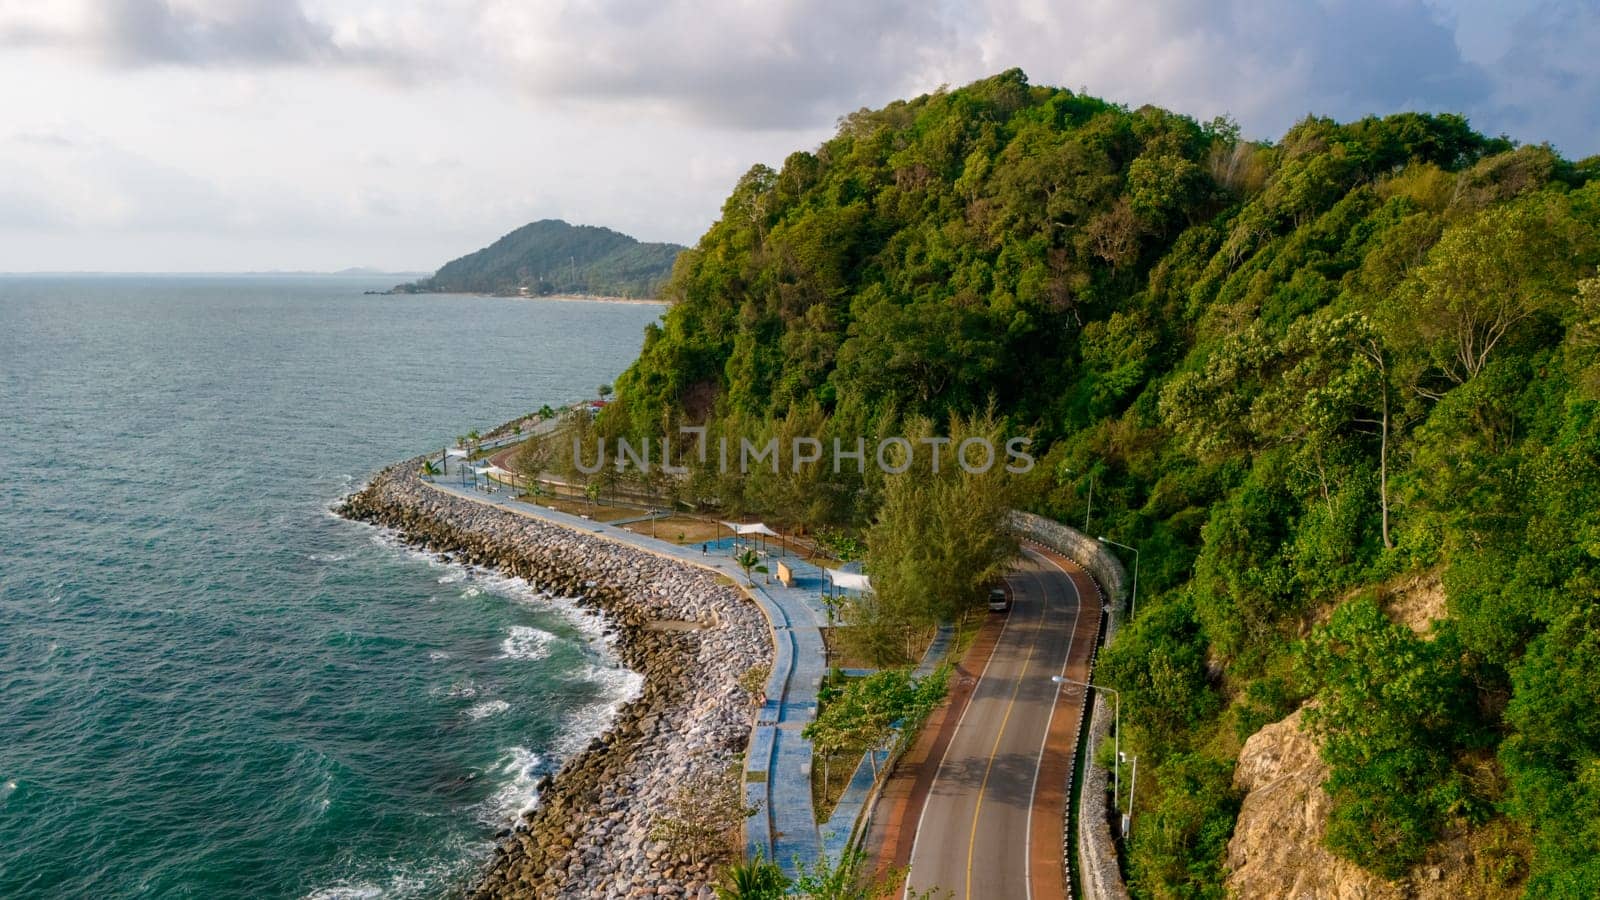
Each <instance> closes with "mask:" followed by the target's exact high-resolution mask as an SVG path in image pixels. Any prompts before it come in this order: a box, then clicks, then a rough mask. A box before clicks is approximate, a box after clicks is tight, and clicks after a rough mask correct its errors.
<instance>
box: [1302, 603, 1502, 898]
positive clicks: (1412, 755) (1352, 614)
mask: <svg viewBox="0 0 1600 900" xmlns="http://www.w3.org/2000/svg"><path fill="white" fill-rule="evenodd" d="M1303 666H1304V673H1305V675H1306V676H1307V677H1308V680H1309V682H1310V683H1312V684H1315V685H1317V691H1316V699H1317V703H1316V705H1314V706H1310V707H1308V708H1307V710H1306V715H1305V720H1306V723H1307V725H1308V726H1309V727H1310V728H1311V729H1312V730H1313V731H1314V732H1315V733H1316V734H1317V735H1318V736H1320V737H1321V739H1322V757H1323V759H1324V760H1325V761H1326V762H1327V763H1328V765H1329V767H1330V769H1331V773H1330V775H1329V777H1328V782H1327V784H1326V785H1325V787H1326V789H1327V791H1328V795H1329V798H1330V799H1331V800H1332V810H1331V812H1330V815H1329V821H1328V831H1327V837H1326V842H1327V844H1328V847H1329V849H1331V850H1333V851H1334V852H1335V853H1337V854H1339V855H1340V856H1343V857H1345V858H1347V859H1350V860H1352V861H1354V862H1356V863H1358V864H1360V865H1361V866H1363V867H1365V868H1368V869H1371V870H1372V871H1374V872H1378V873H1380V874H1383V875H1387V876H1389V877H1395V876H1398V875H1400V874H1402V873H1403V872H1405V870H1406V869H1407V868H1408V867H1409V866H1410V865H1411V864H1412V863H1415V862H1416V861H1417V860H1419V859H1421V857H1422V854H1423V852H1424V850H1425V849H1426V848H1427V845H1428V844H1429V842H1431V841H1432V840H1433V838H1434V837H1435V836H1436V835H1437V834H1438V833H1439V830H1440V828H1441V826H1442V825H1443V824H1444V822H1445V821H1446V819H1447V817H1448V816H1451V815H1465V814H1480V815H1481V814H1482V812H1483V811H1484V810H1483V807H1482V806H1481V801H1480V800H1479V799H1478V798H1474V797H1473V796H1472V795H1471V792H1470V790H1469V788H1468V786H1467V784H1466V782H1465V780H1464V779H1463V778H1461V777H1460V775H1459V774H1458V773H1456V772H1455V771H1454V769H1453V764H1454V755H1455V754H1456V753H1459V752H1460V751H1462V750H1463V749H1465V748H1467V747H1469V746H1471V745H1473V744H1474V743H1476V742H1477V740H1478V739H1479V737H1480V736H1479V735H1478V734H1477V733H1476V728H1477V723H1476V721H1475V714H1474V712H1473V711H1472V710H1471V709H1470V708H1469V706H1470V697H1471V694H1470V693H1469V691H1468V689H1467V684H1468V683H1467V680H1466V672H1465V671H1464V667H1463V660H1462V657H1461V651H1460V645H1459V642H1458V641H1456V639H1455V637H1454V635H1453V634H1452V633H1450V632H1448V631H1446V632H1445V633H1443V634H1440V635H1439V636H1438V637H1436V638H1435V639H1433V640H1431V641H1428V640H1423V639H1421V638H1418V637H1417V636H1415V635H1414V634H1412V632H1411V630H1410V629H1408V628H1406V627H1405V626H1403V625H1396V624H1394V623H1392V622H1390V621H1388V620H1387V619H1386V618H1385V617H1384V615H1383V613H1382V611H1381V610H1379V608H1378V605H1377V603H1376V602H1375V601H1374V600H1373V599H1372V598H1371V597H1366V598H1363V599H1359V600H1355V601H1352V602H1351V603H1348V604H1346V605H1344V606H1342V607H1340V608H1339V609H1338V610H1337V611H1336V612H1335V613H1334V615H1333V619H1332V620H1331V621H1330V622H1329V623H1328V625H1327V626H1325V627H1323V628H1321V629H1318V630H1317V632H1315V633H1314V634H1313V635H1312V637H1311V640H1310V642H1309V643H1308V645H1307V647H1306V652H1305V657H1304V660H1303Z"/></svg>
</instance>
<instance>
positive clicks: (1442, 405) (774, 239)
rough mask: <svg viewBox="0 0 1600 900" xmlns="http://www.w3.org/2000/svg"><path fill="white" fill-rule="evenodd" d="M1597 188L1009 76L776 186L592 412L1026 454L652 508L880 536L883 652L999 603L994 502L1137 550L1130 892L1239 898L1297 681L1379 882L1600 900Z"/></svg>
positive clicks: (635, 427)
mask: <svg viewBox="0 0 1600 900" xmlns="http://www.w3.org/2000/svg"><path fill="white" fill-rule="evenodd" d="M1597 175H1600V160H1597V159H1589V160H1583V161H1579V162H1572V161H1569V160H1565V159H1562V158H1560V157H1559V156H1558V155H1556V154H1555V153H1554V152H1553V151H1552V150H1551V149H1550V148H1548V147H1543V146H1521V147H1519V146H1513V145H1512V144H1511V143H1509V142H1508V141H1505V140H1503V139H1497V138H1490V137H1485V136H1483V135H1480V134H1477V133H1475V132H1474V131H1472V130H1471V128H1470V127H1469V126H1468V124H1467V122H1466V121H1465V120H1464V119H1462V118H1460V117H1457V116H1451V115H1420V114H1403V115H1396V116H1390V117H1387V118H1381V119H1380V118H1369V119H1363V120H1361V121H1357V122H1351V123H1344V124H1341V123H1336V122H1333V121H1330V120H1327V119H1322V118H1314V117H1312V118H1307V119H1305V120H1304V121H1302V122H1300V123H1298V124H1297V125H1295V126H1294V127H1293V128H1292V129H1290V131H1289V132H1288V133H1287V134H1285V135H1284V136H1283V137H1282V138H1281V139H1279V140H1277V141H1275V142H1258V141H1251V140H1247V139H1245V138H1244V137H1243V136H1242V135H1240V133H1239V131H1238V129H1237V127H1235V126H1234V125H1233V124H1232V123H1231V122H1229V121H1227V120H1217V121H1213V122H1208V123H1199V122H1196V121H1193V120H1191V119H1189V118H1186V117H1184V116H1181V115H1175V114H1173V113H1169V112H1167V111H1164V110H1161V109H1156V108H1153V107H1142V108H1139V109H1128V108H1125V107H1120V106H1116V105H1113V104H1109V103H1106V102H1104V101H1101V100H1097V99H1095V98H1092V97H1086V96H1083V95H1080V94H1076V93H1073V92H1070V91H1066V90H1060V89H1055V88H1046V87H1038V86H1034V85H1030V84H1028V83H1027V81H1026V79H1025V78H1024V77H1023V75H1022V74H1021V73H1020V72H1016V71H1012V72H1007V73H1004V74H1001V75H998V76H996V77H994V78H990V79H987V80H985V81H981V82H978V83H975V84H972V85H969V86H966V87H963V88H959V89H955V90H947V91H940V92H937V93H934V94H930V95H928V96H924V97H919V98H916V99H914V100H909V101H904V102H897V103H893V104H890V105H889V106H888V107H886V108H884V109H880V110H862V111H860V112H858V113H854V114H851V115H850V116H847V117H845V119H843V120H842V122H841V124H840V128H839V132H838V134H837V135H836V136H835V137H834V138H832V139H830V140H829V141H827V142H825V143H823V144H822V145H821V146H820V147H817V148H815V149H813V150H809V151H799V152H796V153H794V154H791V155H790V157H789V158H788V159H787V160H786V161H785V162H784V165H783V166H782V167H781V169H777V170H774V169H771V168H767V167H765V166H756V167H754V168H752V169H751V170H750V171H749V173H747V174H746V175H745V176H744V177H743V178H742V179H741V180H740V181H739V183H738V184H737V185H736V186H735V187H734V189H733V192H732V194H731V195H730V196H729V198H728V200H727V202H726V203H725V205H724V207H723V210H722V216H721V218H720V219H719V221H718V222H717V223H716V224H714V225H713V226H712V227H711V229H710V230H709V231H708V232H707V233H706V234H705V235H704V236H703V237H702V238H701V240H700V241H699V243H698V244H697V246H695V247H694V248H692V249H690V250H688V251H685V253H684V254H683V255H682V256H681V257H680V258H679V260H678V262H677V265H676V267H675V269H674V272H673V276H672V278H671V280H670V281H669V282H668V284H667V287H666V288H665V296H666V297H667V298H668V299H670V300H672V301H673V306H672V307H671V308H670V309H669V311H668V312H667V314H666V315H665V318H664V321H663V322H662V323H661V324H659V325H656V326H652V327H651V328H650V329H649V331H648V332H647V334H646V338H645V346H644V350H643V352H642V355H641V357H640V359H639V361H638V362H637V363H636V364H635V365H634V366H633V367H632V368H631V369H630V370H629V371H628V372H627V373H626V374H625V375H624V376H623V377H622V378H621V379H620V380H619V381H618V383H617V399H616V401H615V402H613V403H612V404H611V405H610V406H609V407H608V408H607V409H606V411H605V412H604V413H603V414H601V415H600V416H599V417H598V418H597V419H596V420H594V421H593V422H586V423H585V424H583V425H581V426H580V427H581V428H583V429H586V431H585V434H586V437H585V440H591V441H592V440H594V439H596V438H598V437H601V436H611V437H616V436H622V435H628V436H631V437H633V438H636V439H637V438H643V437H646V436H650V437H655V436H658V435H660V434H662V433H668V434H675V433H676V430H675V429H676V427H677V426H678V425H680V424H692V425H705V426H707V427H708V429H709V436H710V437H711V438H712V439H713V440H715V438H717V437H733V438H735V439H737V438H738V437H741V436H743V437H750V438H752V439H754V440H756V441H757V442H764V441H765V440H766V439H767V438H769V437H775V438H778V439H780V441H786V440H787V439H788V438H789V437H791V436H794V435H802V434H803V435H811V436H816V437H818V438H820V439H821V440H822V441H823V442H824V444H825V445H826V444H828V443H829V442H831V440H832V439H833V438H835V437H837V438H839V439H840V440H841V441H843V442H846V443H847V445H848V444H853V443H854V441H855V439H856V438H857V437H858V436H864V437H865V438H866V439H867V441H868V443H869V446H871V445H875V444H876V442H877V441H878V439H879V438H880V437H881V436H884V435H892V434H904V433H907V432H915V431H916V430H917V429H919V428H929V429H932V430H934V431H937V432H938V433H940V434H949V433H950V432H951V431H954V430H958V429H962V428H966V429H976V430H979V431H983V430H988V429H991V428H993V429H997V430H999V431H1001V432H1004V433H1005V434H1007V435H1016V434H1027V435H1031V436H1032V437H1033V438H1034V439H1035V441H1036V443H1035V444H1034V446H1033V452H1034V453H1035V455H1037V457H1038V464H1037V465H1036V466H1034V468H1033V469H1032V471H1030V472H1028V473H1027V474H1026V475H1023V476H1020V481H1019V483H1016V484H1012V485H1002V484H1000V483H988V482H978V481H971V482H969V481H967V480H965V479H963V478H962V477H960V476H959V475H957V474H951V473H950V472H949V471H948V470H944V471H942V472H941V474H940V476H939V478H938V479H932V478H931V475H932V473H931V472H929V473H927V476H928V477H925V478H924V477H914V478H910V479H906V480H904V481H902V482H896V481H895V480H894V479H893V478H886V477H884V476H883V475H882V473H880V472H879V471H878V470H877V467H876V466H872V465H868V466H867V467H866V469H865V471H863V472H858V471H857V470H856V469H855V468H854V467H852V466H846V467H844V468H843V469H842V470H841V471H839V472H835V471H833V470H832V468H831V467H828V466H826V465H811V466H808V467H801V468H800V470H799V471H796V472H788V471H785V472H782V473H778V474H774V473H771V472H770V471H767V470H757V471H755V472H752V473H750V474H749V475H747V476H742V477H741V476H738V475H737V474H728V473H721V472H718V471H716V470H715V468H714V467H711V466H703V465H702V466H691V471H690V474H689V475H687V476H685V477H684V478H682V479H677V480H674V481H673V483H672V484H669V485H664V486H662V487H661V490H662V491H665V492H667V493H668V494H670V495H671V496H672V497H673V498H674V499H675V500H678V501H682V502H683V503H685V504H688V505H689V506H691V507H703V508H715V509H718V510H721V511H723V512H724V513H726V514H736V513H738V512H741V511H756V512H759V513H760V514H761V515H762V516H763V517H766V518H769V519H770V520H772V521H776V522H782V523H784V524H787V525H788V526H790V527H793V528H797V529H802V530H807V531H820V530H821V529H824V528H826V529H831V531H829V532H827V533H829V534H837V533H844V534H850V535H855V536H864V537H865V544H866V548H865V549H866V559H867V563H868V568H869V571H870V572H871V573H872V574H873V576H874V578H875V579H879V584H880V586H881V589H880V593H879V599H878V600H877V601H876V603H875V604H874V605H873V606H871V607H862V608H859V609H857V610H855V611H854V621H853V622H852V624H853V625H856V626H864V627H863V628H862V630H861V632H860V633H861V634H862V635H864V636H867V640H868V642H869V646H870V647H872V648H874V650H873V652H874V653H875V654H881V656H882V658H885V659H890V658H894V657H896V656H899V657H901V658H903V657H904V656H905V652H904V651H905V646H904V641H903V636H904V635H905V633H906V630H907V629H908V628H911V627H914V626H915V625H917V624H919V623H925V622H927V621H929V620H930V619H931V618H933V617H937V616H949V615H952V614H955V613H958V612H959V610H960V609H962V608H963V607H964V605H965V604H969V603H970V604H975V603H977V602H979V600H980V599H981V588H980V586H979V585H978V584H977V583H976V577H977V576H978V575H979V574H980V573H983V574H993V572H994V569H993V566H992V565H991V564H992V563H993V561H994V560H996V559H998V558H999V557H1000V556H1001V555H1002V553H1003V551H1005V550H1006V548H1003V547H982V546H979V547H971V546H969V545H968V543H967V542H966V539H967V538H975V537H977V535H978V532H979V531H980V530H982V529H984V528H988V527H989V526H990V525H992V524H993V523H994V522H995V516H996V510H997V509H998V508H999V506H1000V505H1001V504H1003V503H1005V502H1011V501H1014V502H1015V503H1017V504H1018V505H1020V506H1023V507H1025V508H1029V509H1032V510H1035V511H1037V512H1040V513H1043V514H1046V515H1051V516H1054V517H1057V518H1059V519H1060V520H1062V521H1067V522H1072V523H1077V522H1081V521H1083V520H1084V518H1085V513H1086V512H1091V515H1090V516H1089V519H1090V522H1091V528H1092V530H1093V531H1094V532H1095V533H1098V534H1104V535H1108V536H1110V537H1112V538H1114V539H1115V540H1117V541H1119V542H1121V543H1125V544H1128V545H1131V546H1135V547H1138V548H1139V551H1140V561H1139V562H1140V582H1139V602H1138V616H1137V618H1136V619H1135V620H1134V621H1132V622H1131V623H1129V624H1128V626H1127V627H1125V628H1124V629H1123V631H1122V632H1121V634H1120V635H1119V637H1118V638H1117V641H1116V643H1115V644H1114V645H1113V646H1112V647H1111V648H1109V650H1108V651H1107V653H1106V655H1105V657H1104V661H1103V664H1102V666H1101V668H1100V669H1099V671H1098V673H1097V676H1096V677H1097V679H1098V680H1103V681H1104V682H1105V683H1106V684H1109V685H1112V686H1115V687H1118V688H1120V689H1121V690H1122V692H1123V706H1124V710H1123V729H1124V732H1125V733H1124V735H1123V742H1122V743H1123V747H1124V749H1125V750H1131V751H1133V752H1137V753H1138V754H1139V755H1140V758H1141V761H1142V765H1141V770H1140V773H1141V777H1140V778H1139V784H1138V791H1139V796H1138V797H1137V798H1136V800H1135V818H1136V824H1135V828H1134V833H1133V838H1132V841H1131V844H1130V846H1129V847H1128V848H1127V867H1128V875H1129V877H1130V882H1131V887H1132V890H1133V892H1134V894H1135V895H1136V896H1139V897H1220V896H1222V895H1223V892H1224V891H1223V884H1222V881H1223V877H1224V868H1223V860H1224V853H1225V849H1226V846H1227V842H1228V839H1229V836H1230V833H1231V830H1232V823H1233V821H1234V817H1235V816H1236V814H1237V810H1238V805H1239V797H1238V796H1237V794H1236V793H1235V792H1234V791H1233V789H1232V786H1231V785H1232V770H1233V766H1234V762H1235V760H1236V757H1237V753H1238V750H1239V748H1240V745H1241V743H1242V741H1243V740H1244V738H1246V737H1248V735H1249V734H1250V733H1251V732H1252V731H1253V730H1255V729H1256V728H1259V727H1260V726H1261V725H1262V724H1265V723H1267V722H1271V721H1275V720H1277V719H1279V718H1281V717H1283V716H1284V715H1286V714H1288V713H1289V712H1291V711H1292V710H1294V709H1295V708H1297V707H1298V706H1299V705H1300V704H1301V703H1302V702H1304V701H1306V700H1308V699H1315V700H1316V701H1317V707H1316V708H1317V712H1316V713H1315V714H1314V715H1311V716H1310V721H1311V724H1312V726H1313V727H1314V729H1315V731H1316V734H1317V735H1318V737H1319V739H1320V741H1321V745H1322V747H1323V753H1324V757H1325V759H1326V761H1327V762H1328V763H1329V764H1330V765H1331V767H1332V776H1331V777H1330V780H1329V782H1328V790H1329V793H1330V797H1331V798H1332V805H1333V811H1332V820H1331V824H1330V829H1329V832H1328V839H1327V840H1328V846H1329V847H1330V849H1332V850H1333V851H1334V852H1335V853H1337V854H1339V855H1340V856H1342V857H1344V858H1346V859H1349V860H1352V861H1354V862H1356V863H1358V864H1361V865H1363V866H1365V867H1367V868H1368V869H1370V870H1372V871H1375V872H1378V873H1380V874H1383V875H1386V876H1392V875H1395V874H1398V873H1401V872H1404V871H1406V870H1407V868H1408V867H1409V866H1411V865H1412V864H1414V863H1417V862H1419V861H1421V860H1424V859H1426V858H1427V854H1428V852H1429V848H1430V847H1432V846H1434V845H1435V844H1436V842H1437V841H1438V840H1439V838H1440V836H1441V835H1443V834H1445V833H1447V832H1448V831H1450V830H1453V829H1461V828H1468V829H1472V828H1491V827H1494V828H1498V827H1500V826H1501V825H1512V826H1515V827H1513V828H1509V829H1508V830H1507V833H1514V834H1520V835H1526V837H1525V838H1522V839H1520V841H1521V843H1520V844H1519V845H1518V846H1516V847H1514V848H1513V851H1512V853H1511V858H1512V860H1513V861H1512V863H1511V864H1509V865H1502V866H1499V867H1497V869H1496V871H1495V872H1494V873H1492V875H1491V876H1490V878H1491V880H1492V881H1493V884H1491V885H1490V886H1491V887H1495V888H1496V889H1506V888H1509V887H1511V886H1515V885H1517V884H1523V885H1524V886H1525V888H1526V890H1527V892H1528V893H1529V894H1530V895H1533V896H1570V897H1577V896H1596V895H1600V824H1597V823H1600V817H1597V816H1596V815H1594V811H1595V810H1596V809H1600V775H1597V773H1600V718H1597V716H1600V713H1597V709H1600V704H1596V703H1595V695H1594V685H1595V684H1596V683H1597V682H1600V613H1597V612H1596V610H1597V609H1600V602H1597V601H1600V277H1597V269H1596V265H1597V263H1600V181H1597V180H1596V176H1597ZM603 477H605V478H608V479H611V478H621V477H625V476H618V475H615V474H610V475H605V476H603ZM1091 484H1092V485H1093V509H1092V511H1089V510H1086V507H1087V506H1088V502H1089V491H1090V486H1091ZM598 489H599V490H602V491H604V490H608V489H609V486H608V485H605V484H601V485H599V486H598ZM1013 492H1014V493H1013ZM969 553H970V554H972V555H968V554H969ZM1128 562H1130V563H1131V562H1132V560H1131V559H1130V560H1128ZM946 564H948V565H949V566H950V568H949V569H944V568H941V567H943V566H945V565H946ZM957 570H959V572H958V577H956V578H955V579H954V580H948V579H946V578H943V577H939V576H941V575H944V574H948V573H949V572H951V571H957ZM1420 572H1438V573H1441V575H1442V579H1443V584H1444V587H1445V593H1446V595H1447V603H1446V605H1445V612H1446V615H1445V616H1444V617H1443V618H1442V619H1441V620H1440V621H1438V622H1436V623H1434V624H1433V625H1432V627H1431V629H1429V630H1427V631H1426V632H1425V633H1424V634H1420V635H1419V634H1415V633H1412V632H1411V631H1410V630H1409V629H1406V630H1401V629H1399V628H1398V627H1396V626H1395V625H1393V624H1392V623H1391V622H1390V621H1389V613H1390V610H1389V609H1388V608H1387V607H1386V605H1385V597H1386V590H1387V589H1386V587H1385V586H1386V585H1391V584H1393V583H1395V581H1396V580H1397V579H1400V578H1403V577H1408V576H1411V575H1413V574H1415V573H1420ZM968 574H970V575H972V576H973V578H972V580H969V579H968V578H967V577H966V575H968ZM1337 607H1343V608H1342V609H1336V608H1337ZM1146 773H1149V774H1148V776H1147V775H1146Z"/></svg>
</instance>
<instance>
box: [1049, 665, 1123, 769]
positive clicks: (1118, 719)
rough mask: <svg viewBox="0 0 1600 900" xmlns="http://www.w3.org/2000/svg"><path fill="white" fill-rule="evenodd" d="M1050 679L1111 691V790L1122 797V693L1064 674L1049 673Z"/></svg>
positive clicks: (1058, 682)
mask: <svg viewBox="0 0 1600 900" xmlns="http://www.w3.org/2000/svg"><path fill="white" fill-rule="evenodd" d="M1050 680H1051V681H1053V682H1055V683H1056V684H1075V685H1078V686H1079V687H1083V688H1091V689H1093V690H1097V691H1110V692H1111V696H1112V697H1114V698H1115V699H1116V708H1115V712H1113V713H1112V725H1111V730H1112V732H1113V734H1112V740H1113V741H1114V742H1115V743H1113V744H1112V758H1111V769H1112V775H1111V777H1112V791H1111V792H1112V793H1113V794H1114V795H1116V796H1117V797H1118V798H1121V797H1122V694H1121V693H1119V692H1118V691H1117V689H1116V688H1109V687H1106V686H1105V685H1103V684H1090V683H1088V682H1087V681H1077V680H1075V679H1072V678H1068V677H1067V676H1065V675H1051V676H1050Z"/></svg>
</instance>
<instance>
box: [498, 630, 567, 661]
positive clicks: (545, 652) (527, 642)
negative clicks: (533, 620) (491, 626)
mask: <svg viewBox="0 0 1600 900" xmlns="http://www.w3.org/2000/svg"><path fill="white" fill-rule="evenodd" d="M555 640H556V636H555V635H553V634H551V633H550V632H548V631H540V630H539V629H537V628H534V627H533V626H532V625H513V626H511V634H510V635H509V636H507V637H506V639H505V640H503V641H501V642H500V658H501V659H520V660H530V661H531V660H535V659H544V658H545V657H547V656H549V655H550V645H551V643H553V642H554V641H555Z"/></svg>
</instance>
